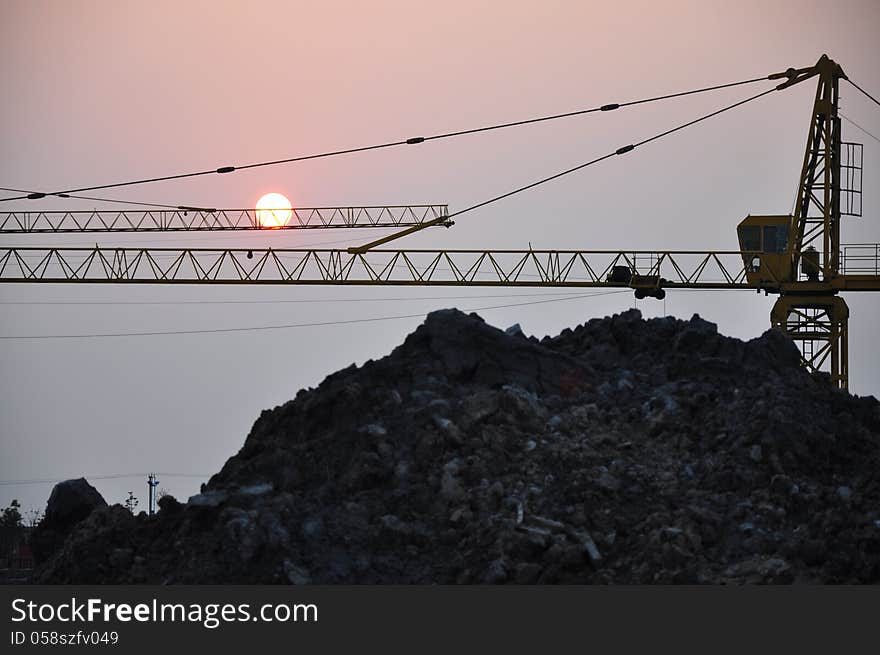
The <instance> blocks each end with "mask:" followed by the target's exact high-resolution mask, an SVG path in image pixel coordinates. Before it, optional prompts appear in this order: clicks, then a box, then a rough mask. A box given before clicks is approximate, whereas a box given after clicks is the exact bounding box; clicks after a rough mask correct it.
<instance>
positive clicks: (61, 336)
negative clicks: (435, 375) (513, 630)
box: [0, 289, 630, 340]
mask: <svg viewBox="0 0 880 655" xmlns="http://www.w3.org/2000/svg"><path fill="white" fill-rule="evenodd" d="M629 291H630V290H629V289H620V290H615V291H602V292H598V293H586V294H578V295H571V296H570V297H567V298H552V299H549V300H534V301H531V302H524V303H510V304H505V305H493V306H491V307H473V308H471V309H464V310H462V311H466V312H479V311H488V310H492V309H504V308H508V307H525V306H527V305H542V304H545V303H551V302H563V301H566V300H577V299H580V298H592V297H596V296H610V295H614V294H617V293H629ZM423 316H424V313H418V314H404V315H400V316H376V317H372V318H353V319H348V320H341V321H321V322H315V323H294V324H290V325H262V326H256V327H238V328H213V329H207V330H169V331H162V332H117V333H110V334H107V333H105V334H41V335H22V336H13V335H0V339H28V340H38V339H95V338H102V337H153V336H164V335H180V334H221V333H230V332H257V331H265V330H288V329H292V328H302V327H326V326H331V325H350V324H353V323H374V322H378V321H394V320H399V319H406V318H422V317H423Z"/></svg>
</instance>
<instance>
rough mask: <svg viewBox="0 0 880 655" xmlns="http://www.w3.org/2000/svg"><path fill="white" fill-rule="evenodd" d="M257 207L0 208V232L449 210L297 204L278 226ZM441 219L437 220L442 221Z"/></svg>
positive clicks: (358, 219) (337, 220)
mask: <svg viewBox="0 0 880 655" xmlns="http://www.w3.org/2000/svg"><path fill="white" fill-rule="evenodd" d="M257 211H258V210H256V209H202V208H197V207H181V208H180V209H173V210H148V211H143V210H138V211H128V210H120V211H106V210H102V211H60V212H51V211H29V212H21V211H19V212H2V213H0V234H30V233H41V232H43V233H47V232H48V233H53V232H191V231H215V230H269V229H272V230H276V229H282V230H308V229H316V228H334V227H337V228H353V227H411V226H415V225H422V224H423V223H427V222H430V221H433V220H436V219H438V218H442V217H444V216H447V215H448V214H449V208H448V207H447V206H446V205H388V206H375V207H300V208H294V209H292V210H291V216H290V219H289V220H288V221H287V223H286V224H284V225H282V226H280V227H275V226H272V227H265V226H263V225H262V224H261V223H260V220H259V216H258V214H257ZM441 224H442V223H441Z"/></svg>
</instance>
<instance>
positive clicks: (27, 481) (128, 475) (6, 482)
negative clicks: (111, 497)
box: [0, 473, 213, 486]
mask: <svg viewBox="0 0 880 655" xmlns="http://www.w3.org/2000/svg"><path fill="white" fill-rule="evenodd" d="M156 475H161V476H164V477H166V478H210V477H211V476H212V475H213V473H156ZM146 476H147V473H109V474H106V475H77V476H71V477H66V478H30V479H25V480H0V486H12V485H25V484H47V483H57V482H64V481H65V480H73V479H77V478H86V479H87V480H118V479H123V478H140V477H146Z"/></svg>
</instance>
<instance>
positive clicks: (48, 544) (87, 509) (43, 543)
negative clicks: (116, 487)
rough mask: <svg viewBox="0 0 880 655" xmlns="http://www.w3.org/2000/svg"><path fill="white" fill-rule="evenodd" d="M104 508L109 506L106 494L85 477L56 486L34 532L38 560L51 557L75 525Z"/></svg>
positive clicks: (32, 542)
mask: <svg viewBox="0 0 880 655" xmlns="http://www.w3.org/2000/svg"><path fill="white" fill-rule="evenodd" d="M100 507H107V503H106V501H105V500H104V497H103V496H101V494H100V493H99V492H98V490H97V489H95V488H94V487H93V486H92V485H90V484H89V483H88V482H87V481H86V479H85V478H78V479H76V480H64V481H63V482H59V483H58V484H56V485H55V486H54V487H52V493H51V494H50V495H49V502H48V503H46V512H45V514H44V515H43V520H42V521H40V523H39V524H38V525H37V527H36V528H34V532H33V534H32V535H31V548H32V549H33V552H34V558H35V559H36V561H37V563H40V562H44V561H46V560H47V559H49V558H50V557H51V556H52V554H53V553H54V552H55V551H56V550H58V549H59V548H60V547H61V546H62V545H63V544H64V541H65V539H66V538H67V535H69V534H70V533H71V531H72V530H73V528H74V526H76V525H77V524H78V523H79V522H80V521H82V520H83V519H85V518H86V517H87V516H88V515H89V514H91V513H92V511H94V510H95V509H97V508H100Z"/></svg>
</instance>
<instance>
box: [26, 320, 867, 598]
mask: <svg viewBox="0 0 880 655" xmlns="http://www.w3.org/2000/svg"><path fill="white" fill-rule="evenodd" d="M878 465H880V405H878V402H877V401H876V400H875V399H874V398H873V397H868V398H858V397H853V396H850V395H848V394H847V393H844V392H841V391H837V390H834V389H832V388H831V387H830V385H829V384H828V381H827V379H825V378H823V377H821V376H813V375H810V374H808V373H807V372H805V371H804V370H803V369H801V368H800V367H799V364H798V351H797V349H796V347H795V346H794V344H793V343H792V342H791V341H790V340H788V339H787V338H786V337H785V336H784V335H782V334H781V333H778V332H775V331H768V332H766V333H765V334H764V335H762V336H761V337H760V338H757V339H753V340H752V341H749V342H742V341H739V340H737V339H732V338H728V337H724V336H721V335H719V334H718V333H717V330H716V327H715V325H714V324H712V323H709V322H707V321H704V320H702V319H700V318H699V317H698V316H694V317H693V318H692V319H691V320H690V321H681V320H676V319H673V318H663V319H651V320H648V321H645V320H642V318H641V315H640V314H639V313H638V312H637V311H635V310H633V311H628V312H625V313H623V314H620V315H616V316H613V317H610V318H604V319H594V320H591V321H589V322H588V323H586V324H585V325H582V326H579V327H577V328H576V329H574V330H565V331H564V332H563V333H562V334H560V335H559V336H557V337H553V338H545V339H543V340H540V341H539V340H537V339H534V338H526V337H524V336H522V334H521V332H519V331H518V330H511V331H510V333H506V332H504V331H501V330H498V329H496V328H494V327H491V326H489V325H487V324H486V323H484V322H483V320H482V319H481V318H479V317H478V316H476V315H474V314H471V315H465V314H463V313H461V312H459V311H457V310H443V311H438V312H434V313H432V314H430V315H429V316H428V317H427V320H426V321H425V322H424V324H422V325H421V326H420V327H419V328H418V329H417V330H416V331H415V332H413V333H412V334H411V335H409V336H408V337H407V339H406V341H405V342H404V343H403V344H402V345H401V346H399V347H398V348H396V349H395V350H394V351H393V352H392V353H391V354H390V355H388V356H387V357H385V358H383V359H380V360H378V361H369V362H367V363H366V364H364V365H363V366H362V367H360V368H358V367H355V366H351V367H349V368H347V369H344V370H341V371H339V372H337V373H334V374H333V375H330V376H329V377H328V378H327V379H326V380H324V382H323V383H322V384H321V385H320V386H319V387H318V388H317V389H309V390H303V391H300V392H299V394H298V395H297V396H296V398H295V399H294V400H291V401H289V402H287V403H285V404H284V405H282V406H280V407H276V408H275V409H273V410H268V411H264V412H263V413H262V414H261V415H260V417H259V418H258V419H257V421H256V423H255V424H254V426H253V429H252V430H251V433H250V435H249V436H248V438H247V440H246V442H245V444H244V446H243V447H242V449H241V451H240V452H239V453H238V454H237V455H235V456H233V457H232V458H230V459H229V460H228V461H227V463H226V465H225V466H224V467H223V469H222V470H221V471H220V472H219V473H217V474H216V475H215V476H213V478H211V480H210V481H209V483H208V484H207V485H206V486H205V487H204V488H203V491H202V493H200V494H199V495H197V496H194V497H192V498H190V499H189V502H188V503H186V504H180V503H177V502H176V501H174V500H173V499H171V498H165V499H163V502H162V509H161V511H160V512H159V513H158V515H156V516H154V517H146V516H144V515H141V516H139V517H135V516H132V515H131V514H130V513H129V512H127V511H126V510H125V509H123V508H122V507H120V506H118V505H117V506H113V507H109V508H104V509H98V510H96V511H94V512H93V513H92V514H91V515H90V516H89V518H88V519H86V521H84V522H83V523H81V524H80V525H79V526H78V527H77V528H76V530H75V531H74V533H73V534H72V535H71V536H70V537H69V538H68V539H67V541H66V543H65V545H64V547H63V549H62V550H61V551H60V552H58V553H57V554H56V555H54V556H53V557H52V559H50V560H49V561H47V562H45V563H44V564H43V566H42V567H41V568H40V570H39V571H38V573H37V575H36V580H37V581H39V582H53V583H68V582H84V583H94V582H100V583H107V582H113V583H130V582H135V583H147V582H149V583H235V582H257V583H294V584H301V583H309V582H312V583H502V582H508V583H536V582H537V583H562V582H565V583H605V582H615V583H722V582H735V583H739V582H769V583H788V582H838V583H852V582H878V581H880V513H878V510H880V481H878V477H877V471H878V470H880V466H878Z"/></svg>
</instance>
